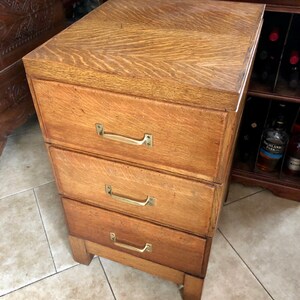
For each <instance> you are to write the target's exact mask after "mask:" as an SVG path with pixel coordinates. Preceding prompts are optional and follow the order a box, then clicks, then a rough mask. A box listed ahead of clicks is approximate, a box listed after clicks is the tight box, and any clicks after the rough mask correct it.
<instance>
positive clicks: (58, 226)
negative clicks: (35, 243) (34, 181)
mask: <svg viewBox="0 0 300 300" xmlns="http://www.w3.org/2000/svg"><path fill="white" fill-rule="evenodd" d="M35 193H36V196H37V199H38V203H39V207H40V211H41V215H42V219H43V222H44V226H45V229H46V233H47V236H48V240H49V244H50V248H51V252H52V255H53V259H54V262H55V266H56V269H57V271H61V270H63V269H66V268H68V267H70V266H73V265H75V264H77V263H76V262H75V261H74V260H73V258H72V254H71V250H70V247H69V243H68V231H67V227H66V222H65V217H64V213H63V208H62V204H61V201H60V198H59V196H58V192H57V189H56V185H55V183H54V182H51V183H48V184H45V185H42V186H40V187H38V188H36V189H35Z"/></svg>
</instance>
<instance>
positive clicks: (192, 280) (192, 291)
mask: <svg viewBox="0 0 300 300" xmlns="http://www.w3.org/2000/svg"><path fill="white" fill-rule="evenodd" d="M203 281H204V280H203V279H202V278H197V277H193V276H190V275H188V274H185V276H184V283H183V300H200V299H201V294H202V288H203Z"/></svg>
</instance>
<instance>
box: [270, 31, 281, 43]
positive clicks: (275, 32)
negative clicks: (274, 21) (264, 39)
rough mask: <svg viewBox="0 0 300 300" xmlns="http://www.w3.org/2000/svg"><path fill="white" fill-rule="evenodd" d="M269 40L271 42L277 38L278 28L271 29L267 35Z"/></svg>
mask: <svg viewBox="0 0 300 300" xmlns="http://www.w3.org/2000/svg"><path fill="white" fill-rule="evenodd" d="M269 40H270V41H271V42H276V41H278V40H279V31H278V29H273V30H272V31H271V33H270V35H269Z"/></svg>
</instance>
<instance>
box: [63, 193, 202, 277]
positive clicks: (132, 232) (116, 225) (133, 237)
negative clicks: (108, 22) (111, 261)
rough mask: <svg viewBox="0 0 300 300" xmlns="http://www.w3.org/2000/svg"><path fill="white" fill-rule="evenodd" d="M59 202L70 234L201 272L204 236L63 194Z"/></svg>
mask: <svg viewBox="0 0 300 300" xmlns="http://www.w3.org/2000/svg"><path fill="white" fill-rule="evenodd" d="M63 206H64V209H65V214H66V219H67V223H68V226H69V232H70V234H71V235H73V236H75V237H79V238H81V239H85V240H88V241H91V242H95V243H99V244H101V245H104V246H108V247H111V248H113V249H118V250H122V251H124V252H127V253H130V254H132V255H135V256H138V257H141V258H144V259H147V260H149V261H153V262H156V263H159V264H162V265H165V266H168V267H171V268H174V269H176V270H180V271H183V272H186V273H189V274H193V275H196V276H200V275H201V268H202V263H203V258H204V252H205V245H206V240H205V239H202V238H199V237H196V236H193V235H190V234H186V233H183V232H180V231H176V230H172V229H169V228H166V227H161V226H158V225H154V224H151V223H148V222H145V221H141V220H137V219H134V218H130V217H126V216H123V215H121V214H118V213H113V212H108V211H106V210H102V209H100V208H95V207H93V206H89V205H86V204H82V203H79V202H76V201H72V200H69V199H66V198H63ZM147 244H148V245H147ZM149 244H150V245H149ZM128 246H129V247H128ZM146 246H147V249H145V248H146ZM128 248H129V249H128ZM144 249H145V250H144ZM142 250H144V252H139V251H142ZM148 250H150V252H148Z"/></svg>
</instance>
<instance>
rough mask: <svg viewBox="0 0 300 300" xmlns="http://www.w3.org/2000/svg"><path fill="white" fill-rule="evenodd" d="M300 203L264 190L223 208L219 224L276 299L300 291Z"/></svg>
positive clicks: (294, 298) (293, 296)
mask: <svg viewBox="0 0 300 300" xmlns="http://www.w3.org/2000/svg"><path fill="white" fill-rule="evenodd" d="M299 220H300V203H299V202H294V201H289V200H285V199H281V198H278V197H276V196H274V195H273V194H271V193H270V192H268V191H264V192H261V193H258V194H255V195H253V196H250V197H248V198H245V199H243V200H241V201H237V202H235V203H232V204H230V205H228V206H225V207H224V208H223V212H222V216H221V220H220V224H219V228H220V229H221V231H222V232H223V233H224V235H225V236H226V238H227V239H228V240H229V242H230V243H231V244H232V245H233V247H234V248H235V249H236V250H237V252H238V253H239V255H241V257H243V259H244V260H245V262H246V263H247V265H248V266H249V267H250V268H251V269H252V270H253V272H254V273H255V274H256V276H257V277H258V279H259V280H260V281H261V282H262V284H263V285H264V286H265V287H266V289H267V290H268V291H269V292H270V294H271V295H272V296H273V297H274V299H276V300H286V299H289V300H298V299H299V295H300V284H299V278H300V222H299Z"/></svg>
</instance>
